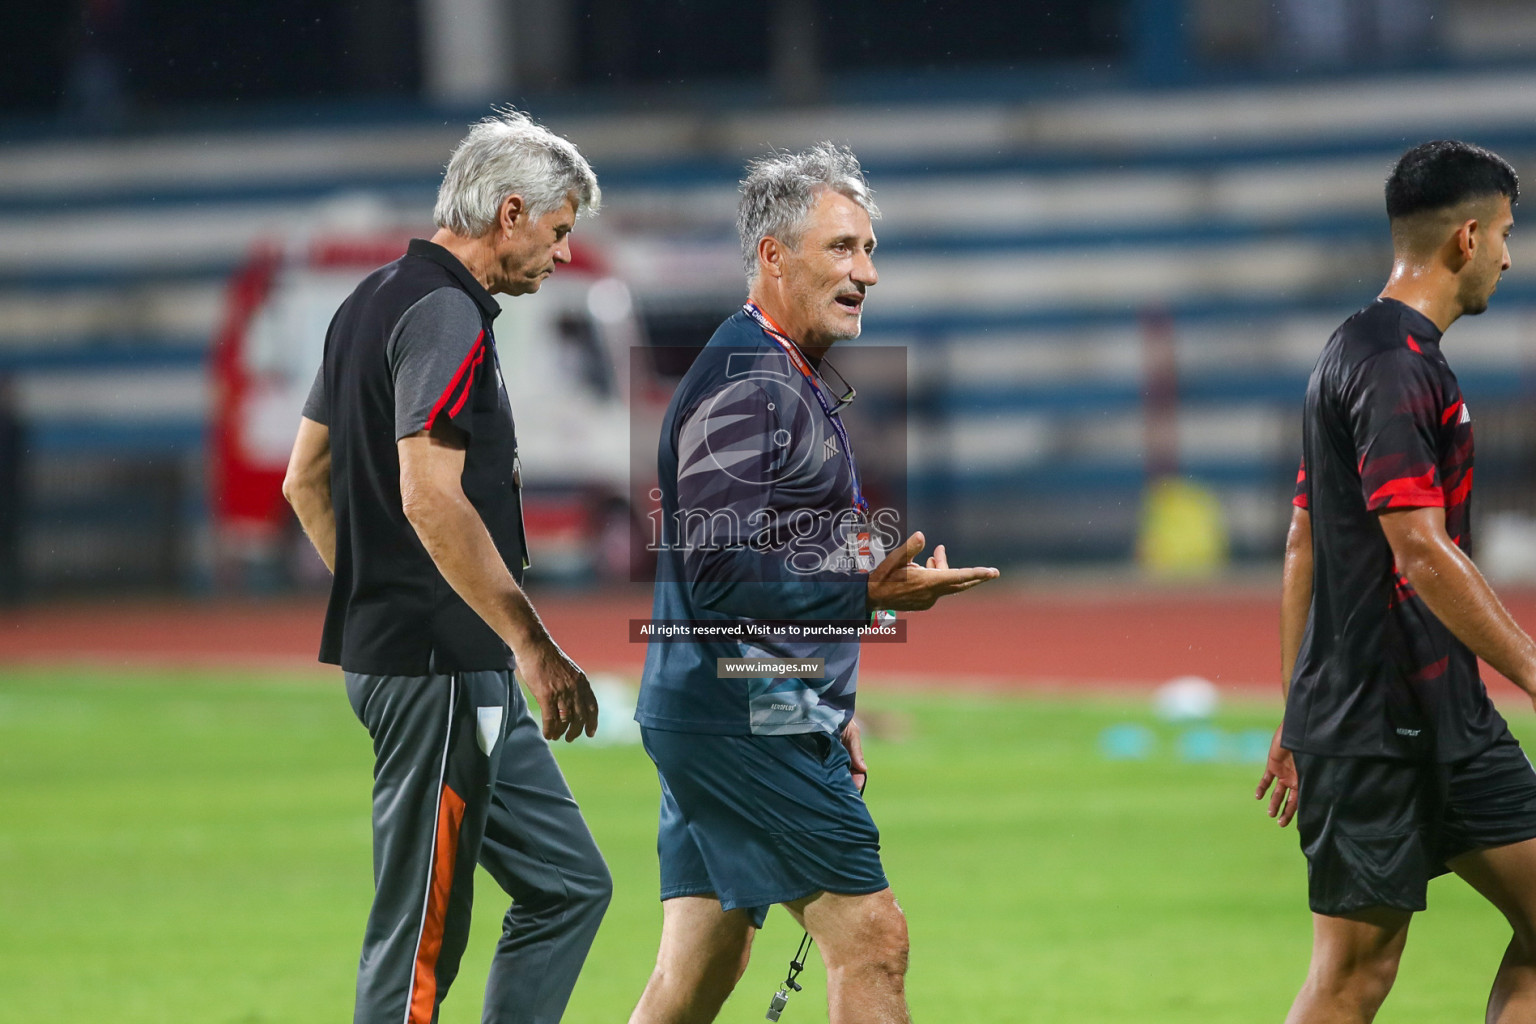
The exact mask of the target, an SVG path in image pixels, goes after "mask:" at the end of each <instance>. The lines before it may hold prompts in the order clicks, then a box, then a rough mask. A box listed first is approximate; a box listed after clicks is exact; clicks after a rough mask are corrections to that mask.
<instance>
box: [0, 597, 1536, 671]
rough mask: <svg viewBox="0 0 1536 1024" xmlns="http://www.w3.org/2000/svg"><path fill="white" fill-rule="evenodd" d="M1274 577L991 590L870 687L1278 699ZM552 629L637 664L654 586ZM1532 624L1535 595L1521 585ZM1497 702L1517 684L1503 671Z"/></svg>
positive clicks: (886, 650) (108, 640)
mask: <svg viewBox="0 0 1536 1024" xmlns="http://www.w3.org/2000/svg"><path fill="white" fill-rule="evenodd" d="M1277 590H1278V587H1277V586H1273V587H1272V586H1268V585H1265V586H1214V587H1198V588H1197V587H1150V586H1143V585H1129V586H1127V585H1115V584H1108V583H1106V584H1096V585H1092V586H1084V585H1077V586H1069V587H1059V588H1049V589H1048V588H1044V587H1041V588H1029V589H1008V588H1005V587H1002V586H996V587H994V588H991V589H990V590H989V589H988V588H982V589H979V590H977V591H975V592H973V593H968V594H963V595H957V596H955V597H952V598H949V599H946V600H945V601H941V602H940V603H939V604H938V605H937V606H936V607H934V608H933V609H932V610H930V611H927V612H921V613H915V614H912V615H908V616H904V618H906V619H907V631H908V632H907V641H906V642H905V643H902V644H889V643H885V644H865V645H864V651H863V673H864V675H865V677H866V679H867V680H868V681H869V682H870V683H873V684H876V685H880V684H887V683H889V684H898V685H920V686H925V687H931V688H942V687H944V686H947V685H948V686H957V687H963V688H966V689H975V688H984V689H1007V688H1013V687H1030V688H1049V689H1076V688H1103V687H1127V686H1131V687H1139V686H1146V685H1153V684H1157V683H1161V682H1165V681H1167V680H1168V679H1171V678H1173V677H1175V676H1181V675H1198V676H1204V677H1206V678H1208V679H1210V680H1212V681H1214V682H1216V683H1217V684H1218V685H1220V686H1222V687H1224V688H1241V689H1250V690H1255V691H1258V692H1263V693H1275V694H1276V695H1277V696H1278V687H1279V684H1278V680H1277V679H1276V677H1277V675H1278V673H1279V670H1278V665H1279V654H1278V646H1279V630H1278V626H1277V622H1276V616H1277V611H1276V593H1277ZM532 597H533V599H534V602H535V604H536V605H537V606H538V608H539V611H540V614H541V615H542V616H543V617H544V620H545V622H546V623H547V624H548V625H549V628H550V632H551V633H552V634H553V635H554V636H555V638H556V639H557V640H558V641H559V642H560V644H561V645H562V646H564V647H565V649H566V650H567V651H568V652H569V653H570V654H571V656H572V657H573V658H575V659H576V661H577V662H578V663H579V664H581V665H582V667H583V668H585V669H587V670H588V671H604V672H617V673H622V674H628V675H635V674H638V672H639V669H640V665H641V662H642V660H643V658H644V655H645V649H644V646H643V645H641V644H638V643H630V642H629V620H630V619H645V618H648V617H649V615H650V594H649V589H648V588H646V587H634V588H625V589H622V590H610V591H602V592H579V593H572V592H562V591H550V592H547V593H541V592H539V591H538V590H535V591H534V592H533V593H532ZM1505 599H1506V603H1507V604H1508V605H1509V608H1510V611H1511V612H1513V613H1514V615H1515V617H1516V618H1517V619H1518V620H1520V621H1521V622H1523V623H1526V624H1527V626H1528V627H1536V593H1531V592H1510V593H1508V594H1506V595H1505ZM323 607H324V606H323V603H322V602H320V601H317V600H314V599H307V600H302V601H283V602H257V601H198V602H182V601H178V602H168V601H143V600H132V601H126V600H125V601H117V602H103V603H89V604H67V605H45V606H39V607H34V608H26V609H22V610H19V611H4V612H0V666H3V665H17V664H32V665H36V664H69V663H76V664H79V663H89V664H98V665H103V664H105V665H137V666H177V665H196V666H210V665H221V666H230V665H239V666H262V667H282V668H296V667H303V666H304V665H306V664H313V663H314V651H315V648H316V644H317V642H318V638H319V633H320V621H321V618H322V616H323ZM1485 678H1487V679H1489V681H1490V687H1491V688H1493V689H1494V690H1495V692H1496V694H1498V695H1499V696H1500V697H1501V699H1502V698H1503V697H1505V696H1511V695H1513V696H1518V695H1517V694H1515V692H1514V689H1513V687H1511V686H1510V685H1509V684H1508V683H1506V682H1504V681H1503V680H1502V679H1500V678H1498V677H1497V676H1495V675H1494V674H1493V673H1492V672H1491V670H1490V671H1488V672H1487V674H1486V676H1485Z"/></svg>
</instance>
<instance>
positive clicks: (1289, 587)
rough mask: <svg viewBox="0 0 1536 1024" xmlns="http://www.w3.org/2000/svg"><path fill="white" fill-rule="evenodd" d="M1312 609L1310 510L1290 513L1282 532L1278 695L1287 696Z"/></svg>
mask: <svg viewBox="0 0 1536 1024" xmlns="http://www.w3.org/2000/svg"><path fill="white" fill-rule="evenodd" d="M1311 608H1312V513H1310V512H1308V511H1307V510H1306V509H1304V508H1297V509H1295V510H1293V511H1292V512H1291V528H1290V530H1288V531H1287V532H1286V535H1285V562H1284V564H1283V565H1282V568H1281V576H1280V695H1281V696H1282V697H1287V696H1290V692H1291V673H1292V672H1294V671H1295V669H1296V654H1297V652H1299V651H1300V650H1301V635H1302V634H1303V633H1304V632H1306V628H1307V613H1308V612H1309V611H1310V610H1311Z"/></svg>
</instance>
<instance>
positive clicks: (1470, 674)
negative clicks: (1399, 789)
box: [1282, 299, 1506, 762]
mask: <svg viewBox="0 0 1536 1024" xmlns="http://www.w3.org/2000/svg"><path fill="white" fill-rule="evenodd" d="M1303 453H1304V454H1303V458H1302V464H1301V471H1300V473H1299V474H1298V477H1297V482H1296V497H1295V504H1296V505H1297V506H1298V507H1300V508H1304V509H1307V510H1308V512H1309V513H1310V516H1311V524H1312V556H1313V563H1312V564H1313V582H1312V607H1311V612H1310V614H1309V615H1308V617H1307V626H1306V633H1305V635H1304V636H1303V638H1302V642H1301V650H1300V652H1299V654H1298V656H1297V659H1296V667H1295V671H1294V672H1293V674H1292V678H1291V688H1290V696H1289V698H1288V699H1287V701H1286V707H1285V726H1284V734H1283V740H1282V742H1283V743H1284V745H1285V747H1286V749H1288V750H1294V751H1304V752H1306V753H1310V754H1322V755H1329V756H1336V757H1337V756H1348V757H1393V758H1407V759H1414V760H1431V761H1441V762H1448V761H1457V760H1461V759H1463V758H1466V757H1471V756H1472V755H1474V754H1477V753H1479V752H1481V751H1482V750H1484V749H1486V748H1487V747H1488V746H1490V745H1491V744H1492V743H1493V742H1494V741H1495V740H1497V739H1498V738H1500V737H1501V736H1502V735H1504V733H1505V731H1506V727H1505V724H1504V719H1503V718H1502V717H1500V715H1499V713H1498V711H1497V710H1495V709H1494V707H1493V704H1492V702H1491V701H1490V700H1489V699H1488V692H1487V690H1486V689H1485V688H1484V686H1483V683H1482V680H1481V679H1480V678H1479V677H1478V667H1477V658H1476V656H1475V655H1474V654H1473V653H1472V652H1471V650H1469V649H1468V648H1467V646H1466V644H1464V643H1462V642H1461V641H1460V640H1458V639H1456V637H1455V636H1453V635H1452V634H1451V631H1450V630H1449V629H1447V628H1446V627H1445V625H1444V624H1443V623H1441V622H1440V620H1439V619H1437V618H1436V617H1435V616H1434V615H1433V614H1432V613H1431V612H1430V610H1429V609H1428V608H1427V607H1426V606H1425V604H1424V602H1423V600H1422V599H1421V598H1420V597H1419V596H1418V594H1416V593H1415V592H1414V590H1413V587H1412V586H1411V585H1410V584H1409V583H1408V581H1407V580H1406V579H1405V578H1404V577H1403V576H1402V574H1401V573H1399V572H1398V571H1397V565H1396V563H1395V561H1394V559H1393V556H1392V549H1391V547H1390V545H1388V543H1387V539H1386V535H1385V534H1384V533H1383V532H1382V529H1381V524H1380V522H1379V521H1378V518H1377V517H1378V515H1379V514H1380V513H1382V512H1388V511H1392V510H1395V509H1410V508H1428V507H1440V508H1444V509H1445V526H1446V532H1447V533H1448V534H1449V535H1450V537H1451V539H1452V541H1454V542H1455V543H1456V544H1457V545H1458V546H1459V547H1460V548H1461V549H1462V550H1463V551H1466V552H1468V553H1470V552H1471V541H1472V537H1471V515H1470V513H1471V502H1472V415H1471V413H1470V412H1469V411H1468V408H1467V405H1466V402H1465V400H1464V399H1463V398H1462V395H1461V388H1460V387H1459V386H1458V385H1457V383H1456V375H1455V374H1453V373H1452V372H1451V368H1450V366H1449V365H1448V364H1447V363H1446V361H1445V356H1444V355H1442V354H1441V352H1440V330H1439V328H1437V327H1436V326H1435V325H1434V324H1433V323H1432V322H1431V321H1430V320H1429V319H1428V318H1427V317H1425V316H1424V315H1423V314H1421V313H1419V312H1418V311H1416V310H1414V309H1411V308H1410V307H1408V306H1406V305H1404V304H1403V303H1401V302H1398V301H1396V300H1395V299H1377V300H1376V301H1375V302H1373V303H1372V304H1371V305H1369V306H1367V307H1366V308H1365V309H1363V310H1361V311H1360V312H1358V313H1356V314H1355V315H1354V316H1352V317H1350V318H1349V319H1348V320H1346V321H1345V322H1344V323H1343V325H1341V326H1340V327H1339V329H1338V330H1337V331H1335V332H1334V334H1333V337H1331V338H1330V339H1329V340H1328V344H1327V345H1326V346H1325V347H1324V348H1323V353H1322V356H1321V357H1320V358H1319V359H1318V361H1317V365H1316V367H1315V368H1314V369H1313V371H1312V376H1311V379H1310V380H1309V382H1308V384H1307V398H1306V414H1305V420H1304V422H1303Z"/></svg>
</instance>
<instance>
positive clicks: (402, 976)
mask: <svg viewBox="0 0 1536 1024" xmlns="http://www.w3.org/2000/svg"><path fill="white" fill-rule="evenodd" d="M599 198H600V192H599V190H598V186H597V179H596V177H595V176H594V175H593V173H592V169H591V168H590V167H589V166H588V165H587V162H586V161H585V160H584V159H583V158H582V156H581V154H580V153H579V152H577V150H576V147H575V146H573V145H571V144H570V143H569V142H567V141H566V140H564V139H562V138H560V137H558V136H556V135H554V134H552V133H551V132H549V131H548V130H547V129H545V128H543V127H541V126H539V125H537V124H535V123H533V122H532V121H531V120H530V119H529V118H528V117H527V116H525V115H523V114H520V113H517V112H512V111H508V112H504V113H502V114H500V115H499V116H497V117H491V118H487V119H486V120H484V121H482V122H480V123H479V124H477V125H475V126H474V128H473V129H472V130H471V131H470V134H469V135H468V136H467V137H466V138H465V139H464V141H463V142H462V143H461V144H460V145H459V148H458V149H457V150H456V151H455V152H454V154H453V158H452V160H451V161H450V162H449V164H448V170H447V173H446V175H445V177H444V179H443V184H442V187H441V189H440V190H439V192H438V200H437V208H436V210H435V211H434V216H435V219H436V221H437V225H438V231H437V233H436V234H435V235H434V236H433V237H432V240H431V241H423V240H419V239H418V240H416V241H413V242H412V243H411V244H410V248H409V250H408V251H407V253H406V255H405V256H403V257H401V258H400V259H398V260H396V261H395V262H393V263H391V264H389V265H388V266H385V267H381V268H379V269H378V270H376V271H374V272H373V273H372V274H370V275H369V276H368V277H367V278H366V279H364V281H363V282H362V284H360V285H358V287H357V289H356V290H355V291H354V292H353V293H352V295H351V296H350V297H349V298H348V299H347V300H346V302H344V303H343V304H342V306H341V308H340V309H339V310H338V311H337V313H336V316H335V318H334V319H333V320H332V322H331V327H330V330H329V331H328V333H327V335H326V342H325V359H324V363H323V365H322V366H321V368H320V372H319V374H318V375H317V376H316V378H315V384H314V387H313V389H312V390H311V393H310V397H309V400H308V402H307V403H306V404H305V407H304V416H303V419H302V420H301V421H300V426H299V433H298V439H297V440H296V442H295V444H294V449H293V455H292V458H291V460H290V462H289V467H288V475H287V479H286V480H285V481H284V484H283V493H284V494H285V495H286V496H287V498H288V500H289V502H290V503H291V504H292V505H293V507H294V510H295V511H296V512H297V513H298V516H299V519H300V521H301V522H302V523H303V526H304V530H305V532H306V533H307V534H308V535H309V537H310V539H311V540H312V541H313V542H314V545H315V547H316V549H317V550H318V551H319V552H320V556H321V557H322V558H323V559H324V560H325V563H326V565H327V566H328V567H329V568H330V569H331V571H332V573H333V574H334V581H333V584H332V588H331V602H330V607H329V609H328V611H327V613H326V619H325V630H324V636H323V639H322V642H321V648H320V660H322V661H325V662H329V663H332V664H339V665H340V666H341V667H342V669H343V671H344V674H345V677H346V684H347V695H348V697H349V698H350V700H351V703H352V707H353V710H354V711H355V712H356V713H357V716H358V718H359V719H361V720H362V722H363V724H364V725H366V726H367V727H368V731H369V733H370V735H371V736H372V738H373V747H374V755H375V767H374V798H373V836H374V858H373V859H374V902H373V909H372V912H371V913H370V915H369V918H368V927H367V931H366V934H365V937H364V941H363V953H362V960H361V964H360V966H359V970H358V981H357V1004H356V1013H355V1020H356V1022H357V1024H400V1022H404V1024H431V1022H432V1021H435V1020H436V1019H437V1007H438V1004H439V1003H441V1002H442V999H443V997H444V996H445V995H446V994H447V991H448V987H449V985H451V984H452V982H453V979H454V976H455V974H456V973H457V972H458V966H459V959H460V956H461V955H462V953H463V951H464V946H465V943H466V941H467V937H468V932H469V914H470V902H471V895H472V884H473V878H474V871H475V864H476V862H477V861H478V862H479V863H480V864H481V865H483V866H484V867H485V869H486V870H487V871H488V872H489V873H490V875H491V877H493V878H494V879H496V881H497V882H498V883H500V885H501V886H502V888H503V889H505V890H506V891H507V892H508V894H510V895H511V896H512V897H513V900H514V902H513V904H512V907H511V909H510V910H509V911H508V912H507V915H506V919H505V922H504V926H503V929H502V937H501V941H500V943H499V944H498V946H497V950H496V955H495V958H494V960H493V961H492V964H491V972H490V979H489V982H488V984H487V986H486V995H485V1016H484V1020H485V1021H486V1022H488V1024H490V1022H510V1021H518V1022H523V1021H538V1022H543V1024H554V1022H555V1021H558V1020H559V1019H560V1016H561V1014H562V1013H563V1012H564V1009H565V1005H566V1001H567V1000H568V999H569V997H570V993H571V988H572V986H574V984H575V982H576V977H577V975H578V974H579V973H580V971H581V966H582V963H583V961H584V960H585V958H586V955H587V950H588V948H589V947H590V945H591V942H592V937H593V935H594V934H595V933H596V931H597V927H598V924H599V922H600V921H601V920H602V917H603V912H604V910H605V909H606V907H607V905H608V899H609V895H610V893H611V882H610V879H609V875H608V870H607V867H606V865H605V864H604V863H603V858H602V855H601V854H600V853H599V852H598V850H597V846H596V844H595V843H593V841H592V836H591V834H590V833H589V832H588V830H587V826H586V823H585V822H584V821H583V820H582V817H581V812H580V811H579V810H578V808H577V806H576V802H575V801H574V800H573V799H572V798H571V794H570V790H569V789H568V788H567V787H566V785H565V780H564V779H563V778H562V777H561V775H560V770H559V768H558V767H557V766H556V764H555V761H554V758H553V757H552V756H551V754H550V751H549V747H548V744H547V743H546V740H548V739H554V738H555V737H557V736H562V735H563V736H564V737H565V738H566V739H567V740H573V739H575V738H576V737H577V736H578V735H580V734H581V733H582V732H586V734H587V735H589V736H590V735H592V734H593V733H594V732H595V731H596V728H597V703H596V701H595V700H594V699H593V697H592V690H591V687H590V686H589V685H588V684H587V679H586V677H585V676H584V675H583V674H582V672H581V670H580V669H579V668H577V667H576V665H575V664H573V663H572V662H571V660H570V659H569V658H567V657H566V656H565V654H564V653H563V652H562V651H561V650H560V648H559V647H558V646H557V645H556V644H555V642H554V641H553V640H552V639H551V638H550V636H549V633H548V632H547V631H546V630H545V628H544V625H543V623H541V622H540V621H539V617H538V615H537V614H536V613H535V612H534V610H533V606H532V605H530V604H529V602H528V599H527V597H526V596H525V595H524V594H523V591H522V589H521V587H520V585H519V583H520V581H521V579H522V573H523V569H524V568H525V567H526V565H527V552H526V543H525V538H524V534H523V521H522V504H521V498H520V496H519V488H520V485H521V480H520V479H519V476H518V469H517V436H516V433H515V431H514V428H513V422H512V411H511V408H510V406H509V404H508V401H507V393H506V389H505V388H504V387H503V385H502V382H501V374H500V367H499V364H498V360H497V353H496V340H495V338H494V336H493V335H492V332H491V325H492V321H493V320H494V319H495V317H496V314H497V312H498V311H499V307H498V305H497V302H496V300H495V299H494V298H493V297H492V293H493V292H502V293H507V294H511V295H526V294H529V293H531V292H535V291H537V290H538V288H539V285H540V284H541V283H542V282H543V280H544V278H545V277H547V276H549V275H550V274H551V273H553V272H554V269H555V267H556V266H557V265H559V264H562V263H568V262H569V261H570V241H569V234H570V231H571V228H572V227H573V226H574V225H575V222H576V217H577V214H578V213H579V212H592V211H594V210H596V208H597V205H598V202H599ZM514 667H515V668H516V670H517V674H518V675H519V676H521V677H522V680H523V682H524V683H526V684H527V686H528V688H529V689H530V690H531V691H532V692H533V694H534V695H535V696H536V697H537V698H538V701H539V707H540V709H541V712H542V715H543V729H542V733H543V735H542V736H541V735H540V731H541V730H540V728H539V727H538V726H537V725H536V724H535V723H534V721H533V719H532V717H531V716H530V715H529V713H528V708H527V705H526V703H525V702H524V700H523V696H522V694H521V692H520V691H519V689H518V687H517V683H516V682H515V681H514V679H513V676H512V670H513V668H514Z"/></svg>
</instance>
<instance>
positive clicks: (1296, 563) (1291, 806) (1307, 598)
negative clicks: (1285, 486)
mask: <svg viewBox="0 0 1536 1024" xmlns="http://www.w3.org/2000/svg"><path fill="white" fill-rule="evenodd" d="M1311 608H1312V513H1310V512H1308V511H1307V510H1306V509H1304V508H1294V509H1292V511H1291V528H1290V529H1289V530H1288V531H1286V535H1285V562H1284V564H1283V566H1282V568H1281V574H1280V693H1281V695H1282V696H1283V697H1287V698H1288V697H1290V695H1291V673H1292V672H1293V671H1295V669H1296V655H1297V653H1298V652H1299V651H1300V650H1301V637H1302V634H1303V633H1305V632H1306V629H1307V613H1308V612H1309V611H1310V610H1311ZM1284 729H1285V726H1284V725H1283V724H1282V725H1280V726H1277V727H1276V728H1275V735H1274V738H1273V739H1271V740H1270V741H1269V757H1268V759H1266V761H1265V762H1264V774H1263V776H1261V777H1260V779H1259V788H1258V789H1257V790H1255V791H1254V794H1253V795H1254V797H1255V798H1256V799H1259V800H1262V799H1264V794H1265V793H1266V792H1268V793H1269V816H1270V817H1271V818H1274V819H1275V820H1276V821H1277V822H1278V823H1279V825H1280V827H1281V828H1284V827H1285V826H1287V825H1289V824H1290V823H1291V819H1292V818H1294V817H1295V816H1296V806H1297V805H1296V797H1297V791H1298V788H1299V786H1300V780H1299V779H1298V777H1297V775H1296V759H1295V758H1294V757H1292V756H1291V752H1290V751H1289V750H1286V749H1285V748H1284V747H1282V746H1281V745H1280V736H1281V733H1282V732H1283V731H1284ZM1271 785H1273V786H1274V789H1273V790H1270V786H1271Z"/></svg>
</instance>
